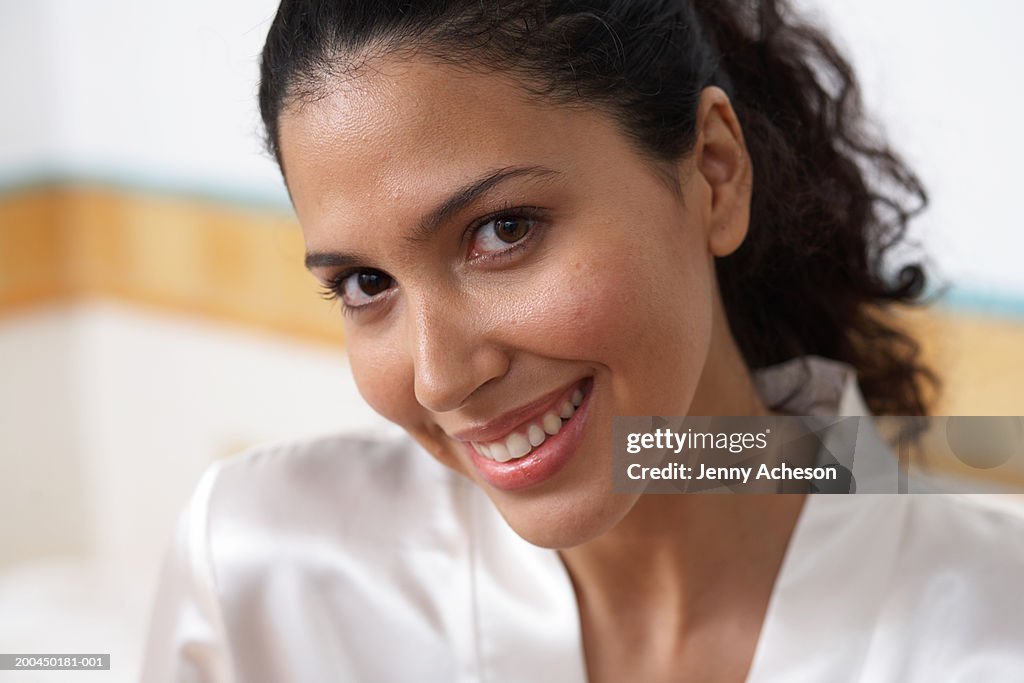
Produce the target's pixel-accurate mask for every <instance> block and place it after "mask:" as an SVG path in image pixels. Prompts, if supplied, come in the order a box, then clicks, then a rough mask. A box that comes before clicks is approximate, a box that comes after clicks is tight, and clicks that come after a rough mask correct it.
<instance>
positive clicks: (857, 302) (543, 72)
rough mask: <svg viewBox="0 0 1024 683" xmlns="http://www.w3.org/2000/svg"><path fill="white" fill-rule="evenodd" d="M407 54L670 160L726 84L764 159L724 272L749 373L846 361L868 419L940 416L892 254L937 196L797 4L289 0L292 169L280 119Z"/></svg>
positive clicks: (750, 142) (281, 98)
mask: <svg viewBox="0 0 1024 683" xmlns="http://www.w3.org/2000/svg"><path fill="white" fill-rule="evenodd" d="M403 51H409V52H410V53H412V52H415V53H417V54H423V55H426V56H429V57H431V58H435V59H438V60H441V61H444V62H448V63H451V64H454V65H458V66H461V67H465V68H481V69H492V70H501V71H503V72H507V73H510V74H512V75H514V76H516V77H518V80H519V81H520V83H521V84H522V85H523V87H524V88H526V89H527V90H528V91H529V92H530V93H531V94H533V95H536V96H537V97H541V98H545V99H546V100H548V101H552V102H556V103H559V104H566V105H585V106H595V107H599V108H601V109H603V110H604V111H606V112H607V113H608V114H609V115H610V116H612V117H614V119H615V120H616V121H617V123H618V124H619V126H620V128H621V129H622V131H623V132H624V133H625V134H626V135H628V136H629V137H630V138H631V139H632V140H633V141H634V143H635V144H636V145H637V147H638V149H639V150H640V151H641V152H643V153H644V154H646V155H648V156H649V157H650V158H651V159H652V160H654V161H658V162H674V161H677V160H679V159H680V158H682V157H683V156H685V155H686V154H687V153H688V152H689V151H691V149H692V146H693V144H694V142H695V136H696V131H695V127H696V115H697V105H698V101H699V98H700V94H701V92H702V90H703V89H704V88H706V87H708V86H711V85H717V86H719V87H721V88H723V89H724V90H725V91H726V92H727V93H728V94H729V97H730V99H731V101H732V103H733V107H734V108H735V110H736V113H737V116H738V118H739V121H740V124H741V126H742V128H743V131H744V136H745V138H746V142H747V147H748V149H749V152H750V155H751V160H752V163H753V167H754V187H753V198H752V206H751V218H750V230H749V233H748V236H747V239H746V240H745V242H744V244H743V245H742V246H741V247H740V248H739V249H738V250H737V251H736V252H735V253H734V254H732V255H730V256H728V257H726V258H723V259H720V260H719V261H718V262H717V264H716V272H717V277H718V282H719V287H720V290H721V293H722V297H723V300H724V305H725V308H726V311H727V314H728V318H729V324H730V327H731V330H732V332H733V335H734V336H735V338H736V341H737V343H738V345H739V348H740V350H741V352H742V353H743V356H744V358H745V360H746V362H747V364H748V365H749V366H750V367H751V368H752V369H757V368H760V367H764V366H766V365H770V364H773V363H778V362H781V361H784V360H788V359H790V358H794V357H798V356H803V355H810V354H815V355H821V356H825V357H828V358H834V359H836V360H840V361H843V362H846V363H849V364H851V365H852V366H853V367H854V368H856V370H857V373H858V380H859V382H860V385H861V389H862V391H863V393H864V396H865V399H866V401H867V403H868V406H869V408H871V410H872V411H873V412H875V413H877V414H903V415H920V414H925V413H926V412H927V402H926V391H925V389H926V385H927V384H928V383H930V382H934V376H933V375H932V373H931V372H930V371H929V369H928V368H927V367H926V366H925V365H924V364H923V363H922V361H921V360H920V353H919V347H918V344H917V343H916V342H915V341H914V340H913V339H912V338H911V337H910V336H909V335H907V334H906V333H905V332H904V331H902V330H901V329H900V328H899V327H898V326H897V325H896V324H895V323H894V321H893V320H892V317H891V315H890V311H889V308H890V307H891V306H892V305H893V304H913V303H915V302H916V301H917V300H918V298H919V297H920V295H921V294H922V292H923V290H924V285H925V276H924V271H923V269H922V268H921V266H920V265H919V264H911V265H905V266H903V267H902V268H898V269H897V268H892V267H890V265H891V264H889V263H888V260H889V259H887V254H888V253H889V252H890V250H891V249H892V248H893V247H894V246H895V245H897V244H899V243H900V242H902V241H903V239H904V236H905V232H906V228H907V223H908V221H909V220H910V219H911V218H912V217H913V216H914V215H915V214H916V213H918V212H919V211H920V210H921V209H922V208H923V207H924V205H925V204H926V201H927V199H926V195H925V192H924V189H923V187H922V186H921V183H920V182H919V181H918V179H917V177H916V176H915V175H914V174H913V173H912V171H911V170H910V169H909V168H908V167H907V166H906V165H905V164H904V163H903V162H902V161H901V160H900V158H899V157H898V156H896V154H895V153H893V152H892V151H891V150H890V148H889V147H888V146H887V144H886V143H885V142H884V141H883V140H881V139H879V138H877V137H876V136H874V135H873V134H871V132H870V131H869V130H868V128H867V126H866V122H865V117H864V115H863V112H862V108H861V100H860V94H859V90H858V86H857V83H856V79H855V77H854V74H853V70H852V68H851V67H850V64H849V63H848V62H847V60H846V59H845V58H844V57H843V56H842V55H841V54H840V53H839V51H838V50H837V49H836V47H835V46H834V45H833V44H832V42H831V41H830V40H829V39H828V37H827V36H826V35H825V34H824V33H823V32H822V31H821V30H819V29H817V28H815V27H814V26H812V25H810V24H807V23H805V22H803V21H801V20H800V19H799V18H798V17H796V16H795V15H794V14H793V12H792V11H791V9H790V8H789V6H788V4H787V3H786V2H785V1H784V0H283V1H282V2H281V5H280V7H279V9H278V12H277V16H276V17H275V19H274V21H273V24H272V25H271V28H270V32H269V34H268V36H267V41H266V45H265V47H264V50H263V55H262V63H261V82H260V91H259V104H260V110H261V114H262V117H263V122H264V125H265V127H266V132H267V143H268V147H269V149H270V151H271V152H272V153H273V154H274V156H275V158H277V160H278V162H279V163H280V162H281V161H282V160H281V156H280V147H279V130H278V121H279V117H280V115H281V113H282V111H284V110H285V109H286V108H288V107H290V106H293V105H296V104H301V103H303V102H306V101H310V100H314V99H316V98H318V97H320V96H322V95H323V94H324V92H325V88H329V87H330V81H331V78H332V77H346V76H349V75H351V74H352V73H354V72H355V71H357V70H358V69H359V67H360V66H361V65H362V64H363V63H364V62H365V61H366V60H367V59H368V58H370V57H372V56H374V55H380V54H390V53H395V52H398V53H401V52H403Z"/></svg>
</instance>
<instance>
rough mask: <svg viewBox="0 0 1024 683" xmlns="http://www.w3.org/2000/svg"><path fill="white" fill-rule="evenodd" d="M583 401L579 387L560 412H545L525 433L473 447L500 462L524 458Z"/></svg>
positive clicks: (560, 426)
mask: <svg viewBox="0 0 1024 683" xmlns="http://www.w3.org/2000/svg"><path fill="white" fill-rule="evenodd" d="M581 403H583V392H582V391H581V390H580V389H577V390H575V391H574V392H572V396H570V397H569V400H567V401H565V402H564V403H562V405H561V406H560V407H559V409H558V412H555V411H553V410H549V411H548V412H546V413H544V416H543V417H542V418H541V419H540V422H535V423H533V424H531V425H529V426H528V427H527V428H526V432H525V433H522V432H512V433H511V434H509V435H508V437H507V438H506V439H505V440H504V441H492V442H490V443H487V444H482V443H478V442H473V448H475V449H476V451H477V453H479V454H480V455H482V456H484V457H485V458H490V459H491V460H497V461H498V462H508V461H509V460H515V459H518V458H522V457H523V456H525V455H527V454H529V453H530V451H532V450H533V449H534V448H536V447H537V446H540V445H541V444H542V443H544V441H546V440H547V438H548V437H549V436H554V435H555V434H557V433H558V432H560V431H561V430H562V425H563V421H564V420H568V419H569V418H570V417H572V416H573V415H574V414H575V413H576V408H578V407H579V406H580V404H581Z"/></svg>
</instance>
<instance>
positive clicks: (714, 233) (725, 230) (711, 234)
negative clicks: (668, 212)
mask: <svg viewBox="0 0 1024 683" xmlns="http://www.w3.org/2000/svg"><path fill="white" fill-rule="evenodd" d="M693 158H694V161H695V164H696V169H697V172H698V173H699V174H700V176H702V177H703V179H704V182H705V183H706V184H707V187H708V188H709V189H710V197H711V207H710V209H711V211H710V217H709V218H710V220H709V224H708V226H707V227H708V236H707V237H708V248H709V250H710V251H711V253H712V254H713V255H715V256H728V255H729V254H731V253H732V252H734V251H736V250H737V249H738V248H739V246H740V245H741V244H743V240H744V239H745V238H746V236H747V229H748V228H749V226H750V198H751V195H752V191H753V168H752V166H751V163H750V155H749V154H748V153H747V145H746V143H745V142H744V140H743V131H742V130H741V128H740V123H739V120H738V119H737V118H736V112H735V111H733V108H732V104H731V103H730V102H729V96H728V95H726V94H725V92H724V91H723V90H722V89H721V88H718V87H710V88H705V89H704V91H703V92H702V93H701V96H700V103H699V104H698V106H697V142H696V145H695V147H694V154H693Z"/></svg>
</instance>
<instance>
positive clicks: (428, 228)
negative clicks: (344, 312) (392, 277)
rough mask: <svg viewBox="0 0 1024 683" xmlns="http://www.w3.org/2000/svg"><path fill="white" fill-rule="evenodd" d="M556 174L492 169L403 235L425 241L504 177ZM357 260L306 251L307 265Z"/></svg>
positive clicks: (540, 168)
mask: <svg viewBox="0 0 1024 683" xmlns="http://www.w3.org/2000/svg"><path fill="white" fill-rule="evenodd" d="M557 175H561V174H560V173H559V172H558V171H555V170H552V169H550V168H546V167H544V166H511V167H507V168H501V169H498V170H496V171H492V172H490V173H488V174H487V175H485V176H483V177H482V178H479V179H477V180H474V181H473V182H471V183H469V184H467V185H465V186H463V187H461V188H459V189H458V190H456V191H455V192H453V193H452V194H451V195H450V196H449V197H448V198H447V199H445V200H444V201H443V202H441V203H440V204H439V205H438V206H437V207H436V208H435V209H433V210H432V211H430V213H428V214H427V215H426V216H424V217H423V220H421V221H420V223H419V224H418V225H417V226H415V227H414V228H413V230H412V232H410V234H408V235H407V236H406V239H407V240H408V241H409V242H411V243H413V244H420V243H422V242H426V241H429V240H430V239H431V238H432V237H433V236H434V235H435V234H437V231H438V230H439V229H440V228H441V226H442V225H444V223H445V221H447V220H449V219H450V218H451V217H452V216H454V215H456V214H458V213H459V212H460V211H462V210H463V209H465V208H466V207H467V206H469V205H470V204H472V203H473V202H475V201H476V200H477V199H479V198H480V197H481V196H482V195H484V194H486V193H487V192H488V191H490V190H492V189H494V188H495V187H496V186H498V185H499V184H501V183H503V182H505V181H507V180H511V179H512V178H521V177H524V176H526V177H533V178H548V177H551V176H557ZM360 261H361V259H360V258H358V257H357V256H354V255H352V254H345V253H342V252H337V251H314V252H309V253H307V254H306V268H307V269H312V268H318V267H325V266H335V267H337V266H341V267H345V266H352V265H355V264H357V263H359V262H360Z"/></svg>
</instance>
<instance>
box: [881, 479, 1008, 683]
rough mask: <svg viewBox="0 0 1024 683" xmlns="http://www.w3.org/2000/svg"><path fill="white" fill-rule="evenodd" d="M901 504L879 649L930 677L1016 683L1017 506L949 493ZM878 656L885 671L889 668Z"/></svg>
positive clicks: (992, 498)
mask: <svg viewBox="0 0 1024 683" xmlns="http://www.w3.org/2000/svg"><path fill="white" fill-rule="evenodd" d="M903 498H905V499H906V500H905V501H903V505H904V507H905V516H904V518H903V529H902V532H901V533H900V535H899V544H898V547H897V552H896V556H895V558H894V562H893V565H892V570H891V575H890V582H889V590H888V591H887V599H886V600H885V606H884V608H883V609H882V612H881V618H880V620H879V629H880V633H882V634H884V635H885V640H886V641H888V645H885V646H883V645H879V647H878V649H877V650H876V653H877V654H881V653H884V652H890V653H891V654H892V655H893V656H895V657H897V658H898V660H899V661H900V662H901V663H902V665H903V666H904V667H906V670H907V671H914V672H929V673H930V674H933V675H934V677H933V678H932V680H939V679H943V678H946V677H947V676H948V678H946V679H947V680H953V679H955V680H991V681H1004V680H1019V679H1017V678H1016V676H1018V675H1019V674H1020V672H1021V671H1024V653H1022V652H1021V650H1020V640H1019V639H1020V634H1021V633H1024V592H1022V591H1021V589H1020V581H1021V577H1022V576H1024V514H1022V513H1021V509H1020V503H1015V504H1014V505H1010V504H1003V505H997V504H996V500H997V498H998V497H995V496H990V497H988V498H987V499H985V498H972V497H968V496H964V495H956V494H929V495H917V496H904V497H903ZM1009 653H1013V654H1012V656H1009ZM881 659H882V660H883V662H884V663H882V666H883V668H884V667H888V666H895V665H896V660H894V659H892V658H890V657H882V658H881ZM885 660H888V661H885ZM914 680H917V679H916V678H915V679H914Z"/></svg>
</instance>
